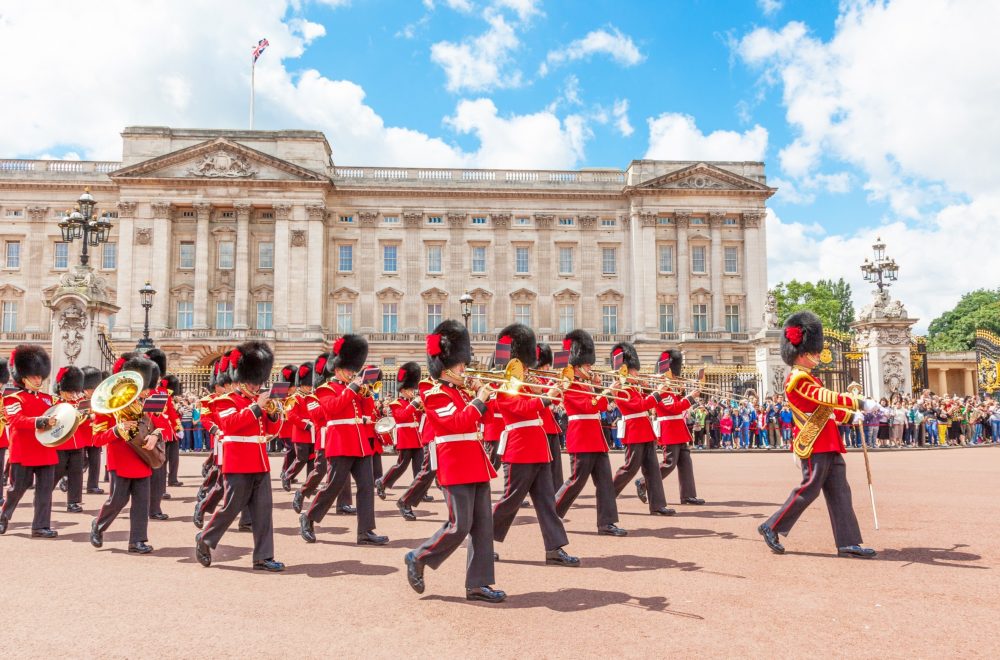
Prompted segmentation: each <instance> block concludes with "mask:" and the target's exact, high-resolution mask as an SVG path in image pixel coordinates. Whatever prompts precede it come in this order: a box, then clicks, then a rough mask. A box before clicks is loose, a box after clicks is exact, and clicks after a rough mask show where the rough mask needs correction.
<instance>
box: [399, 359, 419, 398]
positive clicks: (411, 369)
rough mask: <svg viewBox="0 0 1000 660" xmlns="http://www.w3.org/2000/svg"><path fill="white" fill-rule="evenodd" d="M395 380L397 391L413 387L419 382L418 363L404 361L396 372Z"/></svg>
mask: <svg viewBox="0 0 1000 660" xmlns="http://www.w3.org/2000/svg"><path fill="white" fill-rule="evenodd" d="M396 382H397V385H396V389H397V391H398V390H407V389H413V388H415V387H416V386H417V383H419V382H420V365H419V364H417V363H416V362H406V363H404V364H403V366H401V367H400V368H399V373H398V374H396Z"/></svg>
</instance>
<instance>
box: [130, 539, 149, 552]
mask: <svg viewBox="0 0 1000 660" xmlns="http://www.w3.org/2000/svg"><path fill="white" fill-rule="evenodd" d="M128 551H129V552H131V553H133V554H137V555H148V554H149V553H151V552H152V551H153V546H151V545H149V544H148V543H143V542H142V541H139V542H138V543H129V544H128Z"/></svg>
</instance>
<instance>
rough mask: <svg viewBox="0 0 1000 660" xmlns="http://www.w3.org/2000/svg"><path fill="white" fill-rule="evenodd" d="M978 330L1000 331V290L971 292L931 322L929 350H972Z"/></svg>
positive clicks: (928, 340)
mask: <svg viewBox="0 0 1000 660" xmlns="http://www.w3.org/2000/svg"><path fill="white" fill-rule="evenodd" d="M978 329H983V330H990V331H992V332H995V333H998V334H1000V289H977V290H975V291H970V292H969V293H967V294H965V295H964V296H962V298H961V300H959V301H958V304H957V305H955V308H954V309H952V310H949V311H947V312H945V313H944V314H942V315H941V316H939V317H937V318H936V319H934V320H933V321H931V324H930V326H929V327H928V333H927V350H929V351H970V350H972V349H973V348H974V346H975V343H976V330H978Z"/></svg>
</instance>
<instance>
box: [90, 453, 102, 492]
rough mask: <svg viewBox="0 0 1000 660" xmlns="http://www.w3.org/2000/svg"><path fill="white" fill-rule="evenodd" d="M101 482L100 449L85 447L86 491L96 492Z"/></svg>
mask: <svg viewBox="0 0 1000 660" xmlns="http://www.w3.org/2000/svg"><path fill="white" fill-rule="evenodd" d="M100 481H101V448H100V447H87V490H97V489H98V488H99V487H100V486H99V484H100Z"/></svg>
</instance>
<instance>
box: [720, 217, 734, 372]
mask: <svg viewBox="0 0 1000 660" xmlns="http://www.w3.org/2000/svg"><path fill="white" fill-rule="evenodd" d="M722 224H724V225H735V224H736V218H725V219H724V220H723V221H722ZM734 359H735V358H734Z"/></svg>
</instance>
